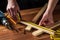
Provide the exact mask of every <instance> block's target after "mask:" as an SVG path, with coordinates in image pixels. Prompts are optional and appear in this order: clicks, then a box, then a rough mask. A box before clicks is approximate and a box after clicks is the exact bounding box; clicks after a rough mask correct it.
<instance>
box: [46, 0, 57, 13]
mask: <svg viewBox="0 0 60 40" xmlns="http://www.w3.org/2000/svg"><path fill="white" fill-rule="evenodd" d="M57 2H58V0H49V2H48V6H47V10H46V11H47V12H49V13H51V12H53V10H54V8H55V6H56V4H57Z"/></svg>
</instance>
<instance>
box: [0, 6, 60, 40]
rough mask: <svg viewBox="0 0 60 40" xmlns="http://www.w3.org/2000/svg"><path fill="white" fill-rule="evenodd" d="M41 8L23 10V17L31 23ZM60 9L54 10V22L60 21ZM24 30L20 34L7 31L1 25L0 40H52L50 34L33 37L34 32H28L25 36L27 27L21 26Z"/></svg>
mask: <svg viewBox="0 0 60 40" xmlns="http://www.w3.org/2000/svg"><path fill="white" fill-rule="evenodd" d="M40 9H41V8H34V9H28V10H22V11H21V15H22V18H23V20H26V21H31V20H32V19H33V17H34V16H35V15H36V14H37V12H38V11H39V10H40ZM59 11H60V9H59V6H57V7H56V8H55V10H54V20H60V12H59ZM20 27H22V29H21V30H20V31H19V32H16V31H12V30H9V29H7V28H6V27H5V26H2V25H0V40H51V39H50V38H49V35H48V34H46V33H45V34H42V35H40V36H38V37H35V36H33V35H32V34H31V33H32V32H27V31H26V33H25V34H24V28H25V25H22V24H20Z"/></svg>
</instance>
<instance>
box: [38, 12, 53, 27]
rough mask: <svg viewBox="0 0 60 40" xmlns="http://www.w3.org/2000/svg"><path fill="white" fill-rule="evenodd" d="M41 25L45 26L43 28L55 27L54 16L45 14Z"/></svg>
mask: <svg viewBox="0 0 60 40" xmlns="http://www.w3.org/2000/svg"><path fill="white" fill-rule="evenodd" d="M39 25H43V26H53V25H54V21H53V15H52V13H50V14H49V13H47V12H45V13H44V15H43V17H42V19H41V20H40V22H39Z"/></svg>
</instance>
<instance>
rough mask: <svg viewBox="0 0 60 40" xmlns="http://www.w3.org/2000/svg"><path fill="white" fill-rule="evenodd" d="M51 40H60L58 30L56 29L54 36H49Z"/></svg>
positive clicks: (59, 31) (59, 30)
mask: <svg viewBox="0 0 60 40" xmlns="http://www.w3.org/2000/svg"><path fill="white" fill-rule="evenodd" d="M50 38H51V39H54V40H60V29H57V30H56V32H55V34H54V35H50Z"/></svg>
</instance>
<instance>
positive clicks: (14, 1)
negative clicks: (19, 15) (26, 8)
mask: <svg viewBox="0 0 60 40" xmlns="http://www.w3.org/2000/svg"><path fill="white" fill-rule="evenodd" d="M8 3H16V0H8Z"/></svg>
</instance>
